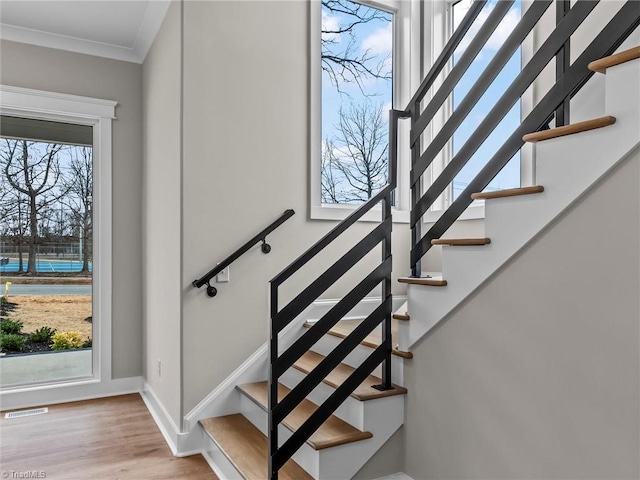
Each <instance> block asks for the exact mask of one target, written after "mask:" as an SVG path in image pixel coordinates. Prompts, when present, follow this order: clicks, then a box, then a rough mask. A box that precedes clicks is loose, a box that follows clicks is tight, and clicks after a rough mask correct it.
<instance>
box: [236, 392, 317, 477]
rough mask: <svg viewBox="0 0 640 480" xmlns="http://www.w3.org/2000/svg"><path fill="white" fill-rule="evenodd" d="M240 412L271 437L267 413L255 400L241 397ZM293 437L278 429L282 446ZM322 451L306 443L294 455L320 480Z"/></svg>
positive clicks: (285, 430)
mask: <svg viewBox="0 0 640 480" xmlns="http://www.w3.org/2000/svg"><path fill="white" fill-rule="evenodd" d="M241 397H242V399H241V400H240V412H241V413H242V414H243V415H244V416H245V417H247V419H248V420H249V421H250V422H251V423H252V424H253V425H254V426H255V427H256V428H258V429H259V430H260V431H261V432H262V434H263V435H264V436H268V435H269V428H268V417H267V412H265V411H264V410H263V409H262V408H260V407H259V406H258V405H257V404H256V403H255V402H254V401H253V400H251V399H249V398H247V396H246V395H241ZM289 437H291V430H289V429H288V428H286V427H284V426H282V425H280V426H279V427H278V441H279V443H280V445H282V444H283V443H284V442H285V441H286V440H287V439H289ZM320 452H321V451H320V450H314V449H313V448H311V447H310V446H309V445H307V444H306V443H305V444H304V445H302V447H301V448H300V449H299V450H298V451H297V452H296V453H295V454H294V455H293V459H294V460H295V462H296V463H297V464H298V465H300V466H301V467H302V468H304V469H305V470H306V472H307V473H308V474H309V475H311V476H312V477H313V478H316V479H318V476H317V475H318V471H319V470H318V469H319V465H320V461H321V453H320Z"/></svg>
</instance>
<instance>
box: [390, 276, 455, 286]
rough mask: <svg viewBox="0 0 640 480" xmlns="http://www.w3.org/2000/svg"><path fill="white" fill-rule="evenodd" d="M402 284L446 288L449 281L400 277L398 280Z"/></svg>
mask: <svg viewBox="0 0 640 480" xmlns="http://www.w3.org/2000/svg"><path fill="white" fill-rule="evenodd" d="M398 281H399V282H400V283H409V284H411V285H427V286H429V287H446V286H447V281H446V280H442V279H437V278H425V277H418V278H414V277H400V278H398Z"/></svg>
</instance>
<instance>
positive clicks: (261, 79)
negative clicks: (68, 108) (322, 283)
mask: <svg viewBox="0 0 640 480" xmlns="http://www.w3.org/2000/svg"><path fill="white" fill-rule="evenodd" d="M184 9H185V10H184V52H185V56H184V92H185V94H184V151H183V153H184V172H183V174H184V177H183V182H184V183H183V188H184V193H183V195H184V204H183V221H184V224H183V259H184V263H183V284H182V286H183V289H184V290H183V292H184V297H183V335H184V337H183V338H184V340H183V352H184V356H183V361H184V371H183V375H184V378H183V381H184V407H183V413H186V412H188V411H189V410H190V409H191V408H192V407H193V406H195V404H196V403H197V402H199V401H200V400H201V399H202V398H203V397H204V396H205V395H206V394H207V393H209V392H210V391H211V390H212V389H213V388H214V387H215V386H217V385H218V384H219V383H220V382H221V381H222V380H224V378H226V377H227V376H228V375H229V374H230V373H231V372H233V370H234V369H235V368H236V367H237V366H239V365H240V364H241V363H242V362H243V361H244V360H246V359H247V358H248V356H249V355H250V354H251V353H253V352H255V350H256V349H257V348H258V346H259V345H261V344H262V343H264V342H265V341H266V340H267V339H268V331H267V328H268V316H267V312H268V309H267V297H268V280H269V279H270V278H271V277H273V276H274V275H275V274H276V273H277V272H278V271H279V270H281V269H282V268H283V267H284V266H286V265H287V264H288V263H290V262H291V261H293V260H294V259H295V258H296V257H297V256H298V255H299V254H300V253H302V252H303V251H304V250H305V249H306V248H308V247H309V246H310V245H312V244H313V243H314V242H315V241H316V240H318V239H319V238H320V237H321V236H322V235H323V234H324V233H325V232H327V231H328V230H329V229H330V228H331V227H333V226H334V225H335V222H327V221H311V220H309V219H308V213H307V212H308V208H309V195H308V179H309V108H308V103H309V64H308V52H309V38H308V37H309V5H308V3H307V2H283V1H248V2H223V1H221V2H196V1H193V2H192V1H187V2H185V4H184ZM287 208H293V209H294V210H295V211H296V215H295V216H294V217H293V218H292V219H290V220H289V221H288V222H287V223H285V224H284V225H282V227H280V228H279V229H278V230H277V231H275V232H274V233H273V234H272V235H270V236H269V243H271V245H272V247H273V250H272V252H271V253H270V254H269V255H263V254H262V253H261V252H260V251H259V247H256V248H255V249H254V250H252V251H250V252H249V253H248V254H246V255H245V256H244V257H243V258H241V259H240V260H239V261H238V262H236V263H234V264H233V266H232V267H231V282H230V283H228V284H219V285H218V287H219V293H218V296H217V297H216V298H215V299H210V298H208V297H207V296H206V294H205V292H204V289H202V290H194V289H192V288H191V287H190V285H189V283H190V282H191V280H193V279H195V278H197V277H199V276H200V275H202V274H203V273H205V272H207V271H208V270H209V269H210V268H211V266H212V265H215V263H216V262H217V261H220V260H222V259H223V258H225V257H226V256H227V255H229V254H230V253H231V252H232V251H233V250H234V249H235V248H237V247H238V246H239V245H241V243H242V242H243V241H245V240H246V239H249V238H250V237H251V236H253V235H254V234H255V232H257V231H258V230H259V229H261V228H262V227H264V226H266V225H267V224H268V223H270V222H271V221H272V220H273V219H275V218H276V217H277V216H279V215H280V214H281V213H282V212H283V211H284V210H285V209H287ZM374 225H375V224H371V223H363V224H358V225H356V226H355V227H354V228H352V229H351V230H350V231H349V232H348V234H346V235H344V238H343V239H342V240H341V241H340V242H338V244H337V246H335V247H334V248H332V249H330V252H328V253H329V254H330V255H327V256H324V257H321V258H319V259H318V261H316V262H314V263H313V264H312V265H310V268H308V269H306V270H305V271H303V272H301V274H299V275H296V276H295V277H293V278H292V280H293V281H292V282H290V286H289V287H288V288H285V289H284V298H283V300H282V301H283V302H284V301H286V300H287V298H291V296H292V295H293V294H294V293H297V292H298V291H299V290H300V288H301V285H302V284H303V282H304V281H308V280H309V279H312V278H313V275H314V273H317V272H318V271H319V268H321V267H326V266H327V264H328V262H329V261H331V262H333V261H334V260H335V259H337V257H338V255H339V254H340V253H342V252H344V251H346V250H347V249H348V248H349V247H350V246H351V245H353V244H355V243H356V242H357V241H358V240H359V239H361V238H362V236H363V235H364V233H365V232H367V231H369V230H370V229H371V228H372V227H373V226H374ZM394 242H395V246H394V251H393V254H394V261H395V265H396V267H397V268H396V274H397V273H401V274H407V273H408V246H409V235H408V227H407V225H406V224H404V225H402V224H395V225H394ZM379 258H380V254H379V251H376V252H375V253H374V254H373V255H372V256H371V257H368V258H367V259H366V260H365V261H363V262H362V268H359V269H357V270H358V271H359V273H360V275H361V274H362V272H363V271H364V270H365V269H371V268H373V265H374V263H376V262H378V263H379ZM355 281H356V280H355V277H354V276H349V275H347V276H346V277H345V278H344V279H342V280H341V281H340V282H339V284H338V285H337V286H336V287H335V288H331V289H329V290H328V291H327V293H326V294H325V297H332V298H336V297H339V296H341V293H342V292H344V291H345V290H344V289H345V288H347V287H348V286H349V285H352V284H354V282H355ZM394 288H396V289H397V291H398V292H401V291H402V290H401V286H400V285H398V284H397V282H394ZM281 305H282V304H281Z"/></svg>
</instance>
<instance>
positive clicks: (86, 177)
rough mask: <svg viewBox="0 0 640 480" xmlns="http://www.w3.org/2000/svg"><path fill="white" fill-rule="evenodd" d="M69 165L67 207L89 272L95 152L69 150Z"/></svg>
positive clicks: (66, 183)
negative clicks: (77, 233) (78, 236)
mask: <svg viewBox="0 0 640 480" xmlns="http://www.w3.org/2000/svg"><path fill="white" fill-rule="evenodd" d="M69 154H70V156H69V165H68V167H67V173H66V174H65V175H64V177H63V180H62V185H63V187H64V189H65V190H66V191H67V192H68V194H67V196H66V197H65V205H66V206H67V207H68V208H69V210H70V213H71V218H72V222H73V225H74V226H77V227H78V228H79V235H80V238H81V239H82V247H83V248H82V270H81V271H82V272H88V271H89V261H90V259H91V255H92V245H93V242H92V233H93V222H92V217H93V216H92V204H93V150H92V149H91V147H80V148H73V149H70V150H69Z"/></svg>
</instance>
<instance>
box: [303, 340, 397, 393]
mask: <svg viewBox="0 0 640 480" xmlns="http://www.w3.org/2000/svg"><path fill="white" fill-rule="evenodd" d="M323 359H324V356H323V355H320V354H319V353H316V352H312V351H309V352H306V353H305V354H304V355H303V356H302V357H300V359H299V360H298V361H297V362H296V363H294V364H293V368H295V369H297V370H300V371H301V372H303V373H309V372H311V371H312V370H313V369H314V368H315V367H316V366H317V365H318V364H319V363H320V362H321V361H322V360H323ZM354 370H355V369H354V368H353V367H350V366H349V365H345V364H344V363H341V364H340V365H338V366H337V367H336V368H335V369H334V370H333V371H332V372H331V373H330V374H329V375H328V376H327V378H325V379H324V380H323V382H324V383H326V384H327V385H329V386H330V387H333V388H337V387H338V386H340V385H342V382H344V381H345V380H346V379H347V378H348V377H349V375H351V374H352V373H353V371H354ZM381 382H382V380H380V378H378V377H375V376H373V375H369V376H368V377H367V379H366V380H365V381H364V382H362V383H361V384H360V386H359V387H358V388H356V390H355V391H354V392H353V393H352V394H351V396H352V397H353V398H355V399H357V400H361V401H366V400H373V399H374V398H382V397H390V396H393V395H404V394H405V393H407V389H406V388H404V387H400V386H398V385H393V389H391V390H384V391H380V390H376V389H375V388H373V385H379V384H380V383H381Z"/></svg>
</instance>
